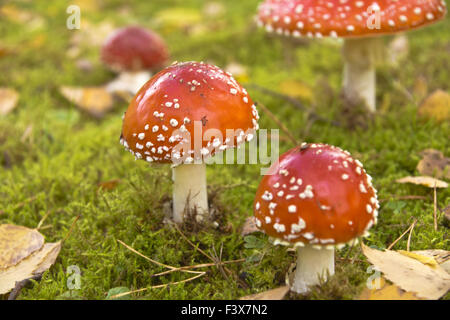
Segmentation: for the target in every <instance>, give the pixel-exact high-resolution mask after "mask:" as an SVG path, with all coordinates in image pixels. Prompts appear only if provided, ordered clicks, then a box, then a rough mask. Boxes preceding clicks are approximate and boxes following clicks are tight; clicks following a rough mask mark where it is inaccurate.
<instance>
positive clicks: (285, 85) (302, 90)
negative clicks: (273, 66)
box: [279, 80, 314, 102]
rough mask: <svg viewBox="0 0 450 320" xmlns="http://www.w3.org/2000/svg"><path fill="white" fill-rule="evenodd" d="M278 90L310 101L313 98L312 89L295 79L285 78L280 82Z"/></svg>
mask: <svg viewBox="0 0 450 320" xmlns="http://www.w3.org/2000/svg"><path fill="white" fill-rule="evenodd" d="M279 90H280V92H281V93H282V94H285V95H288V96H291V97H294V98H300V99H302V100H305V101H308V102H312V101H313V100H314V94H313V91H312V90H311V88H310V87H309V86H307V85H306V84H304V83H303V82H300V81H297V80H285V81H283V82H281V83H280V86H279Z"/></svg>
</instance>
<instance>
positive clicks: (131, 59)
mask: <svg viewBox="0 0 450 320" xmlns="http://www.w3.org/2000/svg"><path fill="white" fill-rule="evenodd" d="M168 56H169V54H168V50H167V46H166V44H165V42H164V40H163V39H162V38H161V37H160V36H159V35H158V34H156V33H155V32H153V31H151V30H147V29H144V28H142V27H138V26H129V27H124V28H121V29H118V30H116V31H114V32H113V33H112V34H111V35H110V36H109V37H108V38H107V39H106V41H105V43H104V44H103V47H102V49H101V59H102V61H103V62H104V63H105V64H106V65H107V66H108V67H109V68H110V69H111V70H113V71H115V72H118V73H120V75H119V77H118V78H117V79H116V80H114V81H113V82H111V83H109V84H108V86H107V89H108V90H109V91H112V92H117V91H124V90H125V91H130V92H131V93H133V94H135V93H136V92H137V91H138V90H139V89H140V88H141V87H142V85H143V84H144V83H146V82H147V81H148V80H149V79H150V77H151V76H152V74H151V71H154V70H157V69H159V68H161V67H163V66H164V64H165V63H166V61H167V59H168Z"/></svg>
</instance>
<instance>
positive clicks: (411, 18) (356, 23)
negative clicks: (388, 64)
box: [258, 0, 446, 112]
mask: <svg viewBox="0 0 450 320" xmlns="http://www.w3.org/2000/svg"><path fill="white" fill-rule="evenodd" d="M445 14H446V3H445V1H442V0H429V1H422V0H379V1H376V2H374V1H365V0H361V1H342V0H328V1H309V0H266V1H264V2H263V3H261V4H260V6H259V8H258V24H259V25H260V26H263V27H264V28H265V29H266V31H267V32H277V33H279V34H284V35H287V36H292V37H295V38H300V37H304V36H306V37H309V38H313V37H315V38H323V37H331V38H343V39H344V46H343V51H342V52H343V58H344V73H343V80H342V81H343V94H344V98H345V99H346V101H347V102H348V103H349V104H350V105H358V104H361V103H362V104H363V105H365V107H366V109H367V110H368V111H369V112H375V110H376V96H375V83H376V77H375V60H376V54H377V51H378V46H380V40H379V39H378V37H376V36H380V35H388V34H395V33H398V32H402V31H408V30H411V29H416V28H420V27H423V26H426V25H429V24H432V23H434V22H437V21H439V20H441V19H443V18H444V16H445Z"/></svg>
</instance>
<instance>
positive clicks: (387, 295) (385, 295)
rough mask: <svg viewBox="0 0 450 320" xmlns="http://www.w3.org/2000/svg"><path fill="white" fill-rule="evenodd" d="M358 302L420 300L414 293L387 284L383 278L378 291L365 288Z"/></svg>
mask: <svg viewBox="0 0 450 320" xmlns="http://www.w3.org/2000/svg"><path fill="white" fill-rule="evenodd" d="M358 300H421V299H419V298H417V297H416V296H415V295H414V293H411V292H407V291H405V290H402V289H400V288H399V287H397V286H396V285H394V284H389V283H387V282H386V280H385V279H384V278H381V279H380V288H379V289H369V288H365V289H364V290H363V291H362V292H361V295H360V296H359V297H358Z"/></svg>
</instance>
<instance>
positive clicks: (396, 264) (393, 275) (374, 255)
mask: <svg viewBox="0 0 450 320" xmlns="http://www.w3.org/2000/svg"><path fill="white" fill-rule="evenodd" d="M361 248H362V252H363V254H364V255H365V256H366V257H367V259H368V260H369V262H370V263H372V264H373V265H374V266H375V267H376V269H377V270H380V271H381V272H382V273H383V274H384V276H385V278H386V279H388V280H390V281H392V282H393V283H394V284H395V285H397V286H398V287H399V288H401V289H403V290H405V291H408V292H412V293H415V294H416V296H417V297H419V298H424V299H431V300H437V299H439V298H440V297H442V296H443V295H444V294H446V293H447V291H448V290H450V274H448V273H447V272H446V271H445V270H444V269H442V268H441V267H440V266H439V265H436V266H434V267H433V268H432V267H430V266H428V265H426V264H423V263H422V262H420V261H418V260H416V259H413V258H410V257H408V256H405V255H403V254H401V253H398V252H396V251H392V250H385V251H380V250H376V249H372V248H370V247H368V246H366V245H364V244H363V243H361Z"/></svg>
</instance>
